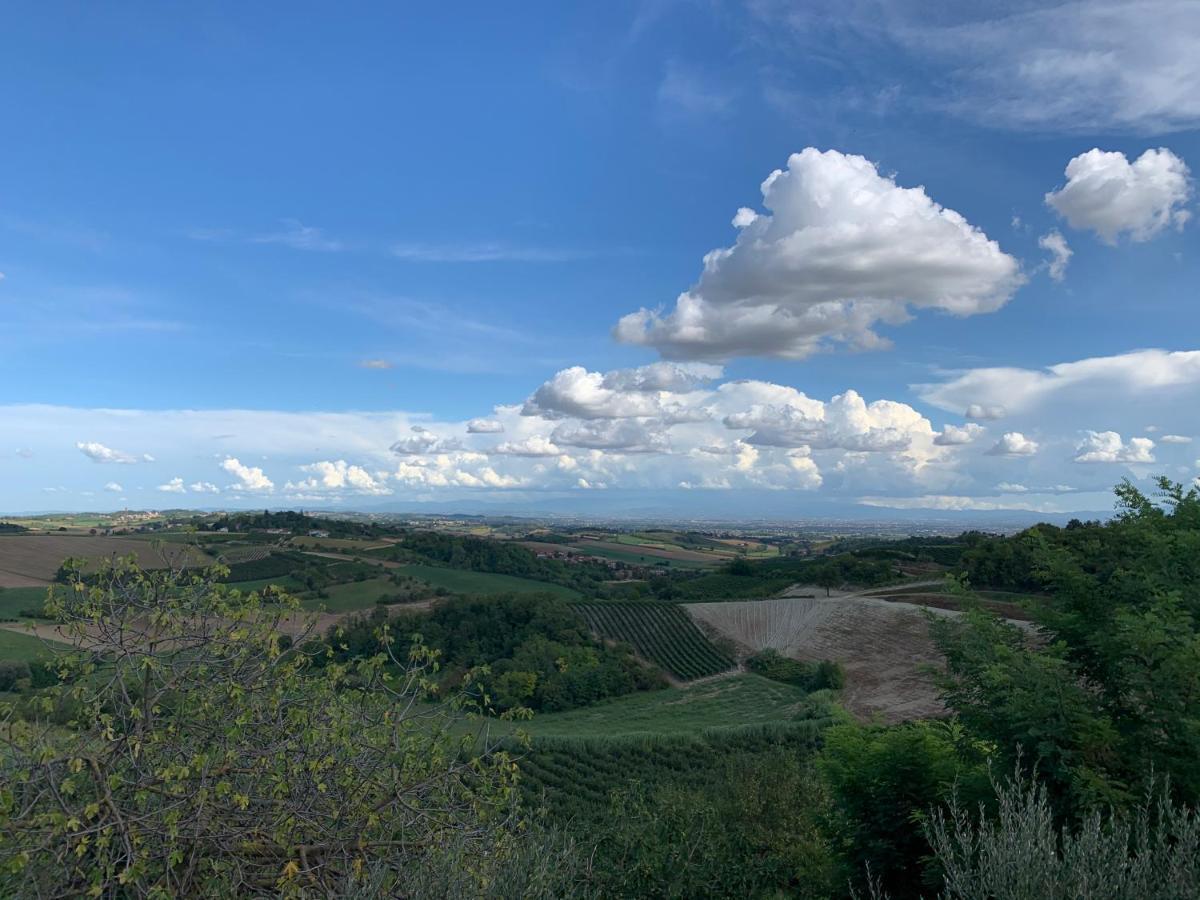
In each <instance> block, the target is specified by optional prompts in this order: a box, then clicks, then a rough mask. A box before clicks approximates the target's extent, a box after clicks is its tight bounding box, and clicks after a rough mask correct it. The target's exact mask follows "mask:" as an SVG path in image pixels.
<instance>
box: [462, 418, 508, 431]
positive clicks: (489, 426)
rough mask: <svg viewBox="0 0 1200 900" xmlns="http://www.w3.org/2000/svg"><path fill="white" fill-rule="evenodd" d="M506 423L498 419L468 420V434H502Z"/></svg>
mask: <svg viewBox="0 0 1200 900" xmlns="http://www.w3.org/2000/svg"><path fill="white" fill-rule="evenodd" d="M503 431H504V423H503V422H500V421H498V420H496V419H471V421H469V422H467V434H500V433H501V432H503Z"/></svg>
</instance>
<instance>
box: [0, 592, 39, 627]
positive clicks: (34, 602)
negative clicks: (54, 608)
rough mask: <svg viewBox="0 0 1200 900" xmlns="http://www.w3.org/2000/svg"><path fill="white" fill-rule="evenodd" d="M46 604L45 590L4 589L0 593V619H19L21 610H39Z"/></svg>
mask: <svg viewBox="0 0 1200 900" xmlns="http://www.w3.org/2000/svg"><path fill="white" fill-rule="evenodd" d="M45 603H46V588H44V587H23V588H5V589H4V590H2V591H0V619H19V618H24V617H23V616H22V614H21V613H22V610H27V609H36V610H41V608H42V607H43V606H44V605H45Z"/></svg>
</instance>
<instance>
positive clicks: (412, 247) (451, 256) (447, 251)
mask: <svg viewBox="0 0 1200 900" xmlns="http://www.w3.org/2000/svg"><path fill="white" fill-rule="evenodd" d="M390 252H391V255H392V256H394V257H396V259H402V260H404V261H405V262H422V263H489V262H516V263H561V262H572V261H574V260H579V259H587V258H589V257H591V256H594V255H595V254H594V253H593V252H591V251H587V250H578V249H572V248H567V247H536V246H524V245H519V244H503V243H491V242H483V243H474V244H434V243H405V242H401V243H397V244H393V245H392V247H391V250H390Z"/></svg>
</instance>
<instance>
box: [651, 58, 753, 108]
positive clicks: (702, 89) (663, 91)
mask: <svg viewBox="0 0 1200 900" xmlns="http://www.w3.org/2000/svg"><path fill="white" fill-rule="evenodd" d="M735 97H736V94H735V93H734V91H732V90H730V89H728V88H726V87H723V86H721V85H719V84H718V83H717V82H716V81H715V80H714V79H713V78H711V77H709V76H707V75H704V74H702V73H701V72H699V71H698V70H696V69H693V68H691V67H689V66H685V65H683V64H682V63H679V62H675V61H671V62H668V63H667V65H666V68H665V71H664V72H663V77H662V81H661V82H659V85H658V102H659V103H660V104H661V105H662V106H664V107H665V108H667V109H669V110H672V111H677V112H684V113H687V114H689V115H697V116H711V115H721V114H724V113H727V112H729V110H730V109H731V108H732V107H733V101H734V99H735Z"/></svg>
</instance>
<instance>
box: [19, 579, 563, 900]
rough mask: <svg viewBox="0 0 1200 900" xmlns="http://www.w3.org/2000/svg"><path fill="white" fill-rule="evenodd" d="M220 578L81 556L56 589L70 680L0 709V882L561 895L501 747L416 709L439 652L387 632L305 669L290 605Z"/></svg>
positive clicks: (241, 891)
mask: <svg viewBox="0 0 1200 900" xmlns="http://www.w3.org/2000/svg"><path fill="white" fill-rule="evenodd" d="M221 576H222V570H221V569H220V568H219V567H218V568H215V569H213V570H209V571H206V572H203V573H197V572H194V571H145V570H142V569H140V568H138V567H137V566H136V565H135V564H134V563H133V562H132V561H117V562H114V563H113V564H111V565H107V566H106V567H105V568H104V569H103V570H102V571H100V572H99V573H96V574H90V575H88V576H87V577H85V576H84V574H83V571H82V570H81V569H80V568H79V567H78V566H72V568H71V575H70V578H69V579H68V582H67V584H66V585H65V587H64V588H61V589H58V590H57V591H56V592H55V593H53V594H52V595H51V597H50V599H49V600H48V601H47V613H48V614H49V615H52V616H53V617H54V618H55V619H56V620H57V622H58V623H60V624H59V626H58V627H59V630H60V633H61V634H62V635H63V636H64V637H65V638H66V639H68V640H69V641H70V642H71V650H70V652H66V653H63V654H61V655H60V656H59V657H58V659H57V665H58V669H59V676H60V679H61V682H60V683H59V684H58V685H56V686H54V687H52V688H50V689H47V690H46V691H44V692H41V693H39V694H37V695H35V696H33V697H32V698H28V699H26V700H25V702H24V705H23V706H22V707H21V708H17V707H16V706H15V705H14V704H9V705H8V706H7V708H4V709H3V711H2V718H0V895H3V896H6V897H8V896H13V897H51V896H53V897H59V896H68V895H69V896H94V897H180V896H223V897H224V896H255V895H273V896H274V895H283V896H330V895H337V896H355V895H358V896H381V895H382V896H409V897H419V896H448V895H453V896H503V895H505V891H506V888H505V887H504V885H506V884H508V885H511V888H512V890H513V891H514V893H513V894H512V896H557V895H561V894H563V893H565V890H564V888H563V887H562V885H561V884H559V885H557V886H556V885H555V884H554V883H553V882H554V881H555V879H557V878H560V877H562V875H563V873H562V872H561V871H559V870H555V871H549V870H547V869H546V867H544V866H543V867H541V868H539V867H538V866H534V865H530V857H529V847H528V845H527V843H525V842H524V839H523V838H521V836H520V835H521V826H522V823H520V822H519V821H518V820H517V819H516V813H515V810H516V793H515V788H514V782H515V779H516V774H517V773H516V765H515V762H514V761H513V759H512V758H510V757H509V756H507V755H506V754H504V753H502V752H499V751H496V752H490V751H489V750H488V748H481V747H480V744H479V743H478V739H479V736H478V735H471V736H468V737H465V738H464V737H460V738H458V739H454V738H452V737H451V736H450V734H449V733H448V732H447V731H446V728H445V722H446V720H447V716H446V711H445V709H439V710H438V711H437V712H431V711H430V707H429V706H428V704H425V703H422V702H421V698H422V696H423V695H424V689H425V688H426V687H427V684H428V682H427V677H428V676H429V675H430V674H432V672H433V671H434V670H435V669H436V665H437V662H436V659H435V658H434V655H433V654H430V653H429V652H428V651H425V650H423V649H422V648H421V647H420V646H418V645H416V644H414V645H413V646H411V647H409V646H404V647H403V648H401V647H398V646H397V644H396V643H395V642H394V641H393V639H392V638H391V637H390V635H389V634H388V633H387V629H386V626H382V627H381V630H380V635H379V637H380V646H379V652H378V653H376V654H375V655H373V656H371V657H368V658H363V659H359V660H355V661H354V662H353V663H348V664H344V665H343V664H338V663H336V662H333V661H329V662H327V664H326V665H324V666H321V667H314V666H312V665H311V664H310V660H309V658H308V657H307V656H306V652H305V649H304V648H305V647H306V646H312V647H316V646H322V645H320V644H317V643H316V642H314V643H312V644H307V645H306V639H307V638H308V637H309V636H310V635H311V633H312V630H313V627H314V621H313V619H312V618H311V617H308V618H306V617H305V614H303V613H302V612H301V611H300V610H299V608H298V605H297V603H296V601H295V600H294V599H292V598H288V597H286V596H282V597H281V596H278V595H276V596H272V597H271V598H269V599H268V600H264V599H263V598H262V597H261V596H260V595H258V594H254V593H252V594H249V595H243V594H241V593H240V592H238V591H236V590H230V589H229V588H227V587H225V586H224V585H221V584H220V583H218V581H217V579H218V578H220V577H221ZM287 634H291V635H292V636H293V640H292V641H288V640H286V639H285V638H284V637H282V636H283V635H287ZM312 652H317V651H315V650H314V651H312ZM321 652H326V650H325V648H324V647H322V651H321ZM468 682H469V679H468Z"/></svg>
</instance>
